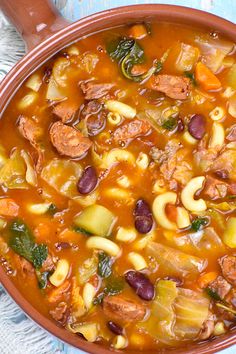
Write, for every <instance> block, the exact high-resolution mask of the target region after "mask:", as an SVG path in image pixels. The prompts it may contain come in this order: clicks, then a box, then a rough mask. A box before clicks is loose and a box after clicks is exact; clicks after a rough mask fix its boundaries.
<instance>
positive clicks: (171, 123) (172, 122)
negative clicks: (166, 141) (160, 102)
mask: <svg viewBox="0 0 236 354" xmlns="http://www.w3.org/2000/svg"><path fill="white" fill-rule="evenodd" d="M176 126H177V119H176V118H175V117H173V116H170V117H169V118H167V119H166V120H165V121H164V123H162V127H163V128H165V129H167V130H173V129H175V127H176Z"/></svg>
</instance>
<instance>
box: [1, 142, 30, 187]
mask: <svg viewBox="0 0 236 354" xmlns="http://www.w3.org/2000/svg"><path fill="white" fill-rule="evenodd" d="M0 184H3V185H4V186H5V187H7V188H9V189H28V188H29V185H28V183H27V182H26V164H25V161H24V159H23V158H22V156H21V154H20V151H19V150H17V149H16V150H14V152H13V153H12V155H11V156H10V159H8V160H7V162H6V163H5V165H4V166H3V167H2V168H1V170H0Z"/></svg>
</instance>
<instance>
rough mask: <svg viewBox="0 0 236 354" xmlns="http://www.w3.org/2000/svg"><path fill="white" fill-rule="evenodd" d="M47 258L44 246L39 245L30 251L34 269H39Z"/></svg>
mask: <svg viewBox="0 0 236 354" xmlns="http://www.w3.org/2000/svg"><path fill="white" fill-rule="evenodd" d="M47 256H48V248H47V246H46V245H43V244H40V245H37V246H35V247H34V248H33V250H32V263H33V265H34V267H35V268H36V269H40V268H41V267H42V265H43V262H44V261H45V260H46V258H47Z"/></svg>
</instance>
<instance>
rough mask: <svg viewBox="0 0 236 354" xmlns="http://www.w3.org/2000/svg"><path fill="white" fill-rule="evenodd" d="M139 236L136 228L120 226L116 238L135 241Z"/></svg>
mask: <svg viewBox="0 0 236 354" xmlns="http://www.w3.org/2000/svg"><path fill="white" fill-rule="evenodd" d="M136 237H137V232H136V231H135V229H131V228H124V227H119V229H118V231H117V234H116V239H117V240H118V241H121V242H133V241H134V240H135V239H136Z"/></svg>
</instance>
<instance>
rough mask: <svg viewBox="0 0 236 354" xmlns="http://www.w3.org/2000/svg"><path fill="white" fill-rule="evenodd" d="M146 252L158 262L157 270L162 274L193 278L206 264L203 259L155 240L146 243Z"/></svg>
mask: <svg viewBox="0 0 236 354" xmlns="http://www.w3.org/2000/svg"><path fill="white" fill-rule="evenodd" d="M146 253H147V255H148V256H152V257H154V258H155V259H156V261H157V263H158V264H159V268H158V271H159V272H160V273H161V275H163V276H181V277H187V278H191V279H194V278H196V277H197V276H198V275H199V273H200V272H202V271H203V269H204V268H205V266H206V262H205V260H204V259H201V258H198V257H195V256H192V255H189V254H187V253H184V252H182V251H179V250H176V249H174V248H171V247H167V246H164V245H161V244H160V243H156V242H149V243H148V244H147V247H146Z"/></svg>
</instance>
